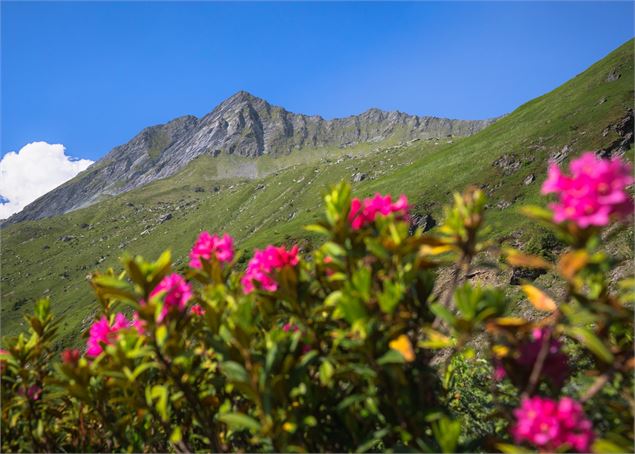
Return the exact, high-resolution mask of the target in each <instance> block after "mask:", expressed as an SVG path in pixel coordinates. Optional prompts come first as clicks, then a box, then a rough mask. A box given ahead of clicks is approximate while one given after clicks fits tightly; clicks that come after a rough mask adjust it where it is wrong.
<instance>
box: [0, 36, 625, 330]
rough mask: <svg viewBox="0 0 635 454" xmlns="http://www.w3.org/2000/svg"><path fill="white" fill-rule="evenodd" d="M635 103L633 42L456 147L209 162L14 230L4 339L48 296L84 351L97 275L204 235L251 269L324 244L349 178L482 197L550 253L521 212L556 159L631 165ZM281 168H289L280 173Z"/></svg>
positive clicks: (509, 235) (5, 285)
mask: <svg viewBox="0 0 635 454" xmlns="http://www.w3.org/2000/svg"><path fill="white" fill-rule="evenodd" d="M633 95H634V92H633V41H629V42H628V43H626V44H624V45H623V46H621V47H620V48H619V49H617V50H615V51H614V52H612V53H611V54H609V55H608V56H607V57H605V58H604V59H602V60H601V61H599V62H598V63H596V64H594V65H593V66H591V67H590V68H589V69H587V70H586V71H584V72H583V73H581V74H579V75H578V76H576V77H574V78H573V79H571V80H570V81H568V82H567V83H565V84H563V85H562V86H560V87H559V88H557V89H555V90H553V91H551V92H550V93H547V94H545V95H543V96H540V97H538V98H536V99H534V100H532V101H530V102H528V103H526V104H524V105H522V106H520V107H519V108H518V109H516V110H515V111H514V112H512V113H511V114H509V115H508V116H506V117H505V118H502V119H500V120H499V121H497V122H496V123H495V124H493V125H492V126H490V127H487V128H485V129H484V130H482V131H480V132H478V133H476V134H474V135H472V136H469V137H465V138H458V139H456V138H455V139H452V140H451V141H452V143H447V142H450V139H446V140H419V141H416V142H414V143H411V144H407V145H372V146H361V145H360V146H357V147H350V148H345V149H339V148H337V147H335V148H333V149H330V150H326V149H323V150H316V151H314V152H312V153H292V154H290V155H287V156H281V157H278V158H276V159H273V158H270V157H269V156H266V155H265V156H262V157H261V158H260V159H257V160H254V159H251V158H241V157H238V156H235V155H224V154H223V155H220V156H218V157H216V158H213V157H212V156H211V155H203V156H199V157H198V158H196V159H193V160H192V161H190V162H189V163H188V164H187V165H186V166H185V167H184V168H183V169H182V170H181V171H179V172H177V173H176V174H174V175H172V176H170V177H168V178H165V179H160V180H156V181H153V182H151V183H149V184H147V185H144V186H142V187H139V188H136V189H134V190H132V191H129V192H126V193H124V194H120V195H118V196H116V197H111V198H109V199H107V200H104V201H102V202H100V203H97V204H95V205H93V206H90V207H88V208H85V209H80V210H75V211H73V212H71V213H67V214H65V215H62V216H55V217H51V218H47V219H40V220H37V221H25V222H21V223H19V224H16V225H9V226H6V227H3V228H2V229H0V240H1V242H2V254H1V256H0V265H1V269H2V274H1V275H0V293H1V295H2V298H1V305H0V307H1V310H2V312H1V317H0V320H1V323H2V325H1V328H2V334H3V336H6V335H11V334H16V333H17V332H18V331H19V329H20V324H21V323H24V321H23V320H24V319H23V315H24V314H25V313H27V312H28V311H31V310H32V308H33V302H34V300H35V299H36V298H38V297H40V296H42V295H48V296H50V298H51V301H52V308H53V310H54V311H55V312H56V313H57V314H63V315H64V316H65V319H64V321H63V323H62V326H61V331H62V333H63V334H65V335H68V339H73V340H72V342H75V343H78V342H81V337H80V333H81V331H82V328H85V327H86V324H87V323H88V322H89V321H90V317H91V315H92V314H93V313H94V311H95V308H96V307H97V306H96V304H95V301H94V297H93V295H92V293H91V289H90V287H89V285H88V283H87V282H86V276H87V274H89V273H91V272H92V271H93V270H95V269H99V270H106V269H108V267H114V268H115V269H120V264H119V262H118V258H119V257H120V256H121V255H122V254H123V253H124V251H128V252H130V253H132V254H141V255H144V256H145V257H147V258H149V259H154V258H156V257H158V255H159V254H160V252H161V251H162V250H164V249H166V248H170V249H171V250H172V252H173V255H174V257H175V261H176V266H177V268H178V267H180V266H184V265H185V264H186V263H187V253H188V250H189V248H191V246H192V243H193V242H194V240H195V238H196V236H197V234H198V233H199V232H200V231H201V230H209V231H210V232H219V233H221V232H228V233H230V234H231V235H233V236H234V237H235V238H236V245H237V247H238V248H239V249H240V250H241V252H242V253H243V258H247V257H248V256H249V254H250V253H251V250H252V248H254V247H263V246H264V245H266V244H269V243H273V244H282V243H287V244H288V243H291V242H300V243H301V244H302V243H304V242H305V241H320V239H318V238H315V237H311V236H310V233H308V232H306V231H304V230H303V226H304V225H306V224H309V223H313V222H315V220H316V219H318V217H320V216H321V215H322V205H321V197H322V194H323V191H324V189H325V188H327V187H328V186H329V185H331V184H334V183H336V182H338V181H340V180H342V179H347V180H351V179H354V180H355V182H354V186H353V189H354V192H355V195H356V196H359V197H363V196H368V195H371V194H373V193H374V192H375V191H379V192H382V193H392V194H401V193H404V194H406V195H407V196H408V198H409V201H410V203H411V204H412V206H413V209H412V211H413V214H415V215H417V216H419V217H420V218H421V217H423V218H425V216H426V215H431V216H432V217H433V218H435V219H436V220H437V221H438V220H440V216H442V210H441V207H442V205H443V204H446V203H448V202H450V201H451V193H452V191H459V190H462V189H464V188H465V187H466V186H467V185H470V184H473V185H478V186H480V187H482V188H483V189H484V190H485V191H486V192H487V195H488V199H489V200H488V208H487V210H486V217H487V222H488V224H489V225H490V226H491V227H492V231H491V237H492V238H493V239H494V240H497V241H498V242H499V243H503V244H505V242H507V243H511V244H513V245H514V246H518V247H521V248H524V247H526V246H527V245H528V244H530V243H532V242H533V243H534V244H538V246H539V247H542V245H541V236H540V235H541V234H542V233H543V232H541V231H540V230H538V229H537V228H536V227H535V226H534V225H532V224H529V223H527V222H526V221H525V220H524V218H523V217H522V216H520V215H519V214H518V212H517V210H516V208H517V207H518V206H519V205H522V204H526V203H534V204H543V205H544V204H545V202H546V201H545V199H544V198H543V197H541V196H540V194H539V188H540V185H541V183H542V181H543V180H544V178H545V176H546V169H547V163H548V161H549V159H556V160H559V161H562V162H563V163H566V162H567V161H568V160H569V159H571V158H572V157H575V156H578V155H579V154H580V153H581V152H583V151H585V150H598V151H599V152H600V153H601V154H603V155H614V154H621V155H625V156H627V157H628V158H629V159H632V158H633V150H632V146H633V113H632V107H633ZM254 163H257V164H258V165H262V166H264V167H267V170H268V171H267V172H264V174H265V175H266V176H265V177H262V178H260V177H258V178H250V179H247V178H238V177H232V178H225V179H223V178H222V176H223V175H225V174H226V169H228V168H235V167H236V166H244V165H252V164H254ZM280 163H283V164H284V165H280ZM274 164H276V165H278V167H275V168H274V167H268V166H273V165H274ZM271 168H273V170H271ZM353 177H354V178H353ZM620 235H621V236H617V237H616V238H613V239H611V242H610V244H608V246H609V247H611V248H613V250H614V251H615V250H616V251H617V255H622V256H625V257H632V244H633V230H632V228H629V229H626V230H625V231H624V232H621V233H620ZM624 270H626V272H628V273H632V262H630V263H626V266H622V267H616V268H615V269H614V270H612V274H613V275H616V274H618V273H620V272H624ZM498 279H499V280H498V281H493V282H494V283H496V282H503V281H502V280H503V279H507V281H505V282H506V283H507V282H509V275H502V276H499V277H498ZM548 279H549V275H544V276H541V277H540V278H538V282H537V285H538V286H539V287H541V288H550V285H551V282H550V281H549V280H548ZM516 298H518V299H520V298H521V296H520V295H516Z"/></svg>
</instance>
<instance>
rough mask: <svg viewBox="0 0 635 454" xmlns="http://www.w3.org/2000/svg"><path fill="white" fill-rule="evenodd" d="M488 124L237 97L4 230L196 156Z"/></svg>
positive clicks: (125, 149)
mask: <svg viewBox="0 0 635 454" xmlns="http://www.w3.org/2000/svg"><path fill="white" fill-rule="evenodd" d="M493 121H494V120H476V121H469V120H450V119H446V118H436V117H419V116H415V115H407V114H404V113H402V112H384V111H381V110H379V109H370V110H368V111H366V112H364V113H362V114H360V115H354V116H350V117H346V118H338V119H334V120H324V119H323V118H322V117H320V116H316V115H313V116H309V115H301V114H294V113H291V112H288V111H286V110H285V109H283V108H281V107H277V106H272V105H271V104H269V103H268V102H266V101H265V100H263V99H260V98H257V97H255V96H253V95H251V94H249V93H247V92H244V91H241V92H238V93H236V94H235V95H234V96H232V97H230V98H228V99H227V100H225V101H223V102H222V103H221V104H220V105H218V106H217V107H216V108H215V109H214V110H213V111H212V112H210V113H209V114H207V115H205V116H204V117H202V118H200V119H198V118H196V117H194V116H184V117H179V118H176V119H174V120H172V121H170V122H169V123H166V124H164V125H159V126H152V127H149V128H146V129H144V130H143V131H141V132H140V133H139V134H138V135H137V136H136V137H134V138H133V139H132V140H131V141H130V142H128V143H127V144H125V145H120V146H118V147H115V148H114V149H113V150H111V151H110V152H109V153H108V154H107V155H106V156H104V157H103V158H102V159H101V160H99V161H97V162H96V163H95V164H93V165H92V166H91V167H89V168H88V169H86V170H85V171H84V172H82V173H81V174H79V175H78V176H77V177H75V178H74V179H72V180H70V181H68V182H67V183H65V184H63V185H61V186H60V187H58V188H56V189H54V190H53V191H51V192H49V193H48V194H45V195H44V196H42V197H40V198H39V199H37V200H36V201H34V202H33V203H31V204H30V205H28V206H27V207H26V208H25V209H24V210H22V211H21V212H20V213H16V214H15V215H13V216H11V217H10V218H9V219H8V220H7V223H15V222H20V221H24V220H33V219H39V218H43V217H49V216H54V215H57V214H62V213H65V212H68V211H71V210H74V209H78V208H82V207H84V206H88V205H91V204H93V203H95V202H97V201H99V200H100V199H101V198H103V197H104V196H109V195H116V194H120V193H122V192H126V191H129V190H131V189H134V188H136V187H139V186H141V185H144V184H146V183H149V182H151V181H153V180H156V179H158V178H165V177H167V176H170V175H172V174H174V173H175V172H177V171H178V170H180V169H181V168H183V167H184V166H185V165H186V164H187V163H188V162H190V161H191V160H192V159H194V158H196V157H197V156H200V155H203V154H209V155H212V156H218V155H219V154H221V153H226V154H234V155H239V156H243V157H250V158H257V157H258V156H261V155H273V156H276V155H282V154H288V153H291V152H293V151H294V150H300V149H304V148H319V147H326V146H339V147H347V146H352V145H355V144H358V143H362V142H380V141H383V140H386V139H391V138H392V139H398V140H404V141H405V140H411V139H414V138H429V137H444V136H447V135H450V134H451V135H455V136H466V135H470V134H473V133H475V132H477V131H479V130H481V129H482V128H484V127H486V126H488V125H489V124H491V123H492V122H493Z"/></svg>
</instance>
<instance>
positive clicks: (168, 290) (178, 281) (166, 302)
mask: <svg viewBox="0 0 635 454" xmlns="http://www.w3.org/2000/svg"><path fill="white" fill-rule="evenodd" d="M159 294H163V295H164V296H163V310H162V311H161V314H160V315H159V319H158V320H157V321H158V322H162V321H163V319H164V318H165V316H166V315H168V312H169V311H170V309H172V308H176V309H178V310H179V311H183V310H184V309H185V306H186V305H187V302H188V301H189V299H190V298H191V297H192V288H191V287H190V284H188V283H187V282H186V280H185V279H184V278H183V276H180V275H179V274H176V273H172V274H170V275H168V276H165V277H164V278H163V279H162V280H161V282H159V284H158V285H157V286H156V287H155V288H154V290H152V292H150V298H152V297H154V296H157V295H159Z"/></svg>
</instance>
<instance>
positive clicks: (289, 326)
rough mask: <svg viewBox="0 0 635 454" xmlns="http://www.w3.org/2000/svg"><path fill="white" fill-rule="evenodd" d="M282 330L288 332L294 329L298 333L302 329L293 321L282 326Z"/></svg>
mask: <svg viewBox="0 0 635 454" xmlns="http://www.w3.org/2000/svg"><path fill="white" fill-rule="evenodd" d="M282 330H283V331H284V332H285V333H288V332H289V331H293V332H294V333H297V332H298V331H299V330H300V328H298V325H294V324H293V323H289V322H287V323H285V324H284V325H283V326H282Z"/></svg>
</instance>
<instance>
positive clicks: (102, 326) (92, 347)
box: [86, 312, 132, 356]
mask: <svg viewBox="0 0 635 454" xmlns="http://www.w3.org/2000/svg"><path fill="white" fill-rule="evenodd" d="M130 326H132V322H130V321H128V319H126V316H125V315H123V314H122V313H121V312H118V313H117V314H116V315H115V319H114V320H113V322H112V324H110V322H109V321H108V319H107V318H106V316H105V315H104V316H102V317H101V318H100V319H99V320H97V321H96V322H94V323H93V324H92V326H91V327H90V331H89V336H88V342H87V347H88V348H87V349H86V354H87V355H88V356H98V355H99V354H100V353H101V352H102V351H103V348H102V346H101V345H102V344H106V345H109V344H111V343H112V342H113V341H114V340H115V338H116V335H117V332H118V331H120V330H122V329H125V328H129V327H130Z"/></svg>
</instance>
